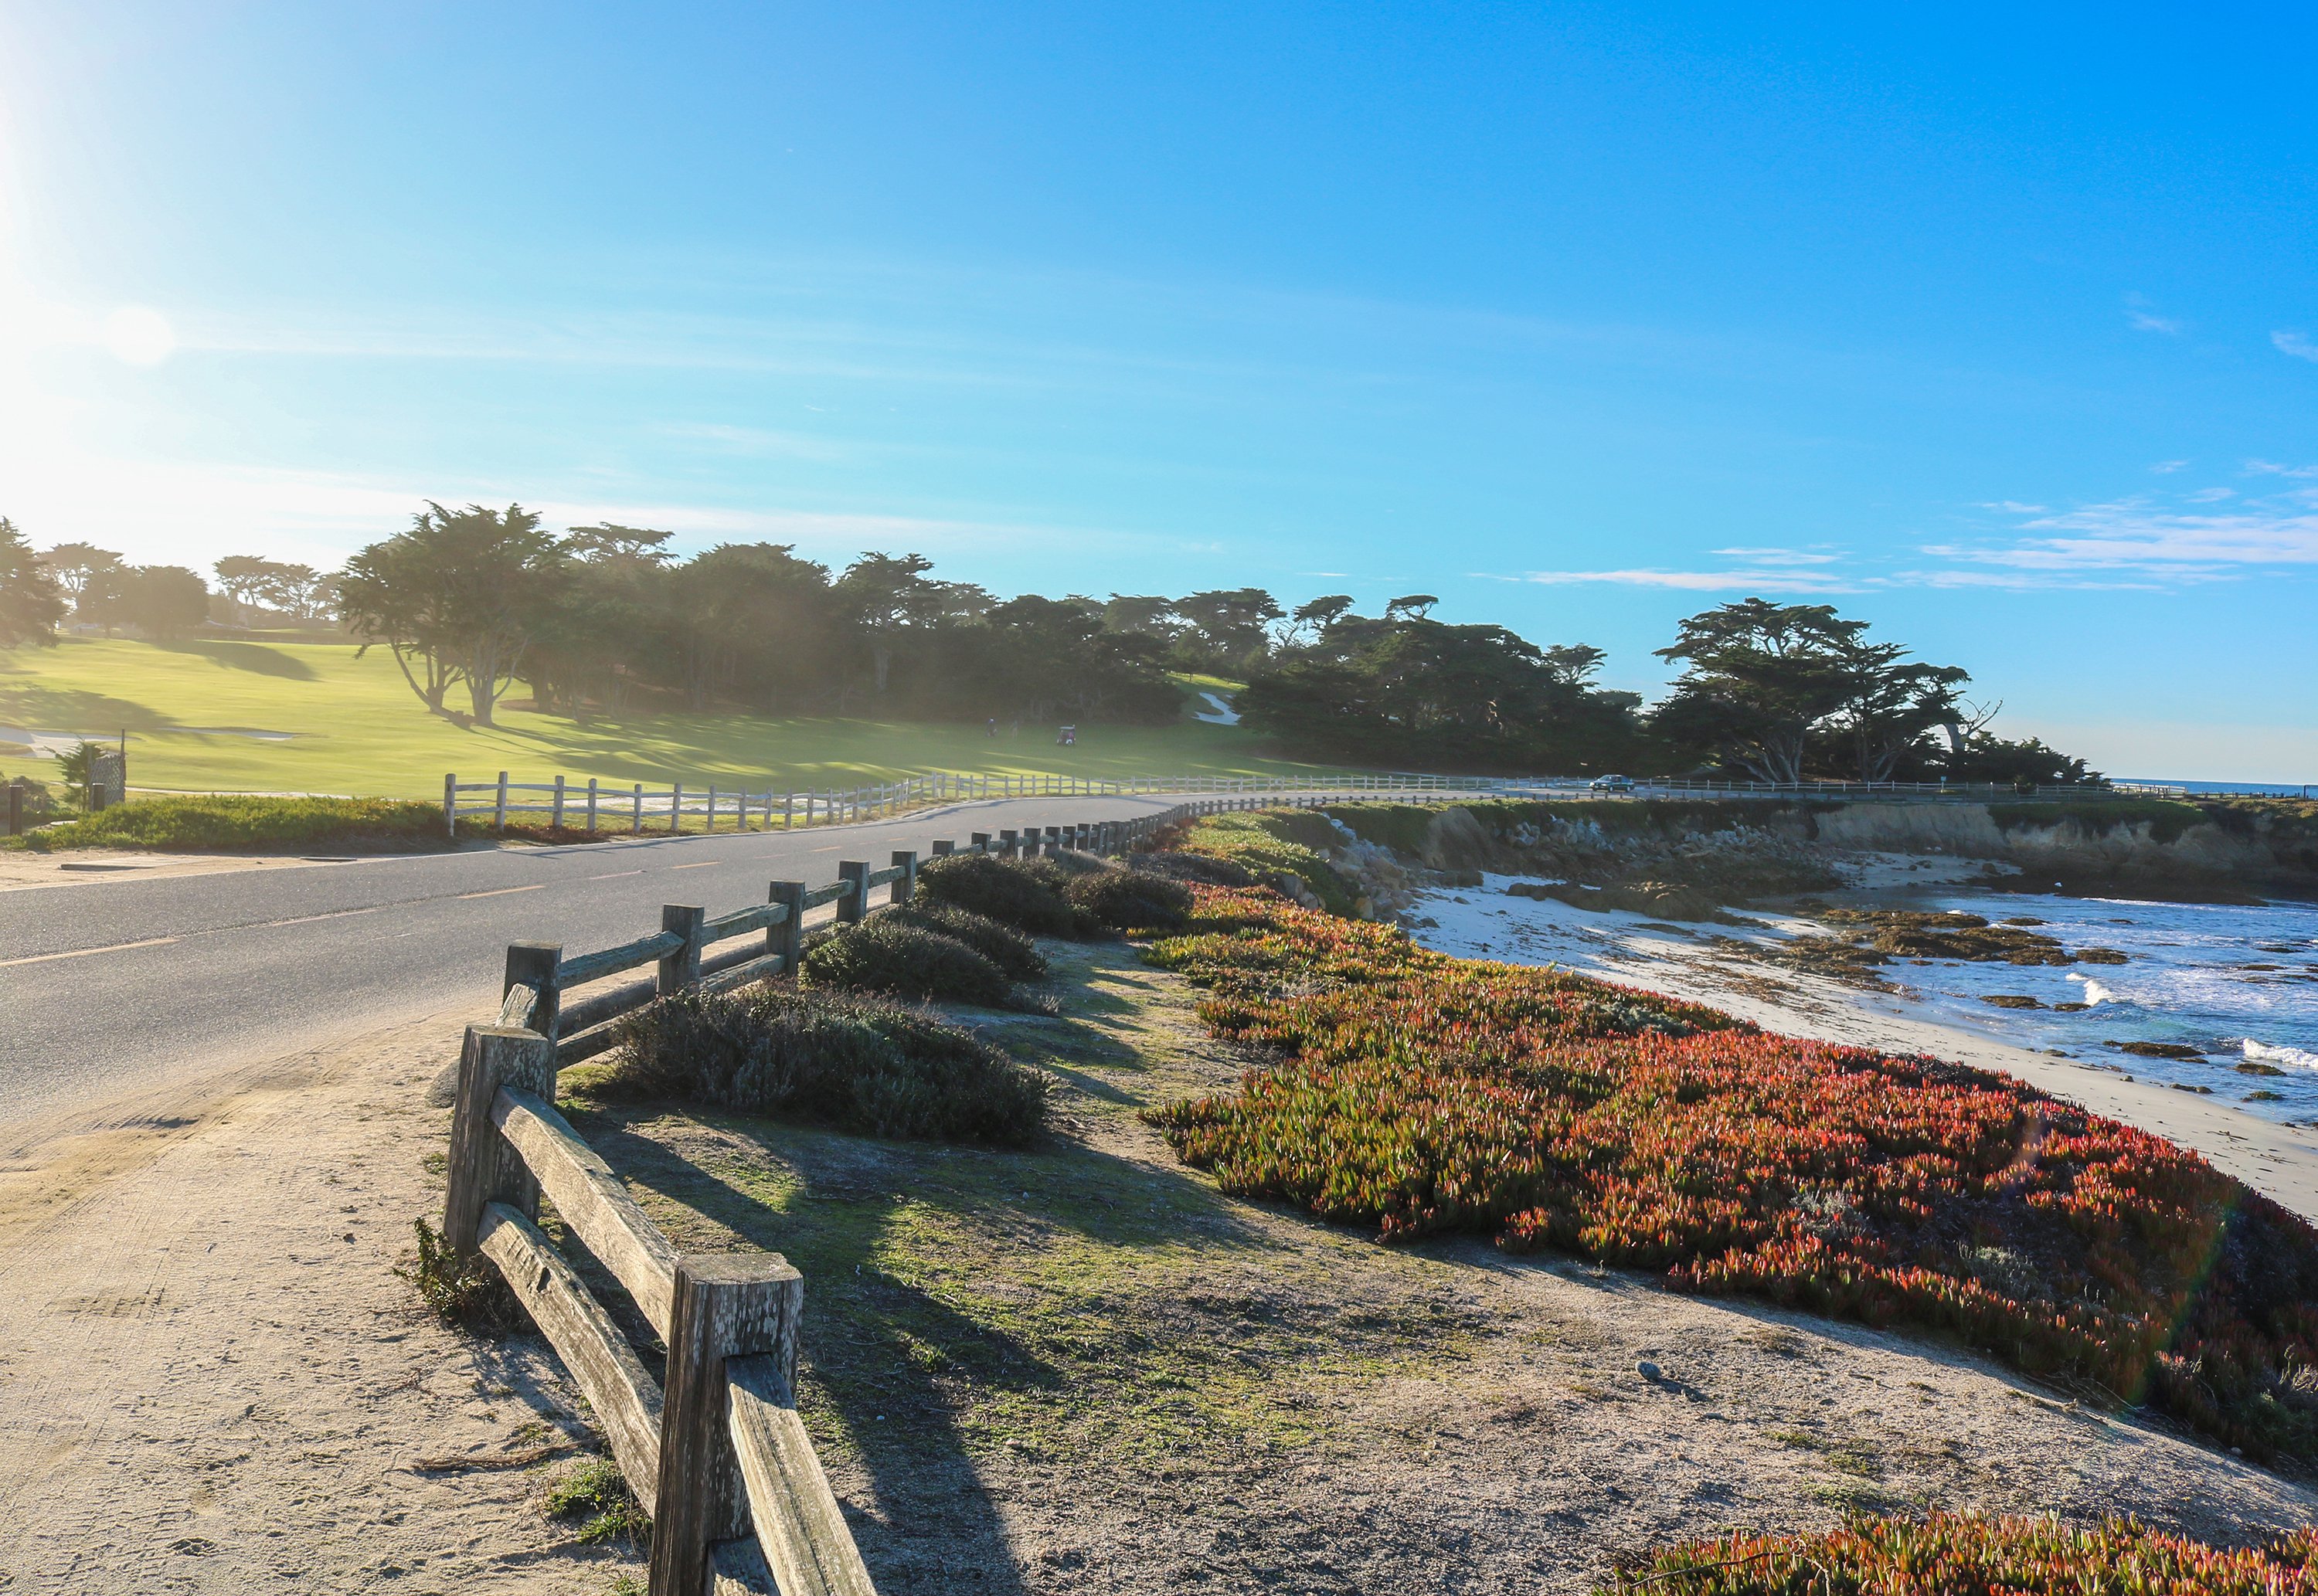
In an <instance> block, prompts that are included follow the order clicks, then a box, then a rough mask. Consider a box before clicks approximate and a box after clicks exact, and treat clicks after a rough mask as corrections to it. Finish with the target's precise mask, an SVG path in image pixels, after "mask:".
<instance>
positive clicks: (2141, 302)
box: [2125, 293, 2183, 337]
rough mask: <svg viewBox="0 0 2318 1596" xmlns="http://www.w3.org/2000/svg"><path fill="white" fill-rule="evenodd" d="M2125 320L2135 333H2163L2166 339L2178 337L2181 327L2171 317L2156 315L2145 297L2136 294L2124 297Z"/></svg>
mask: <svg viewBox="0 0 2318 1596" xmlns="http://www.w3.org/2000/svg"><path fill="white" fill-rule="evenodd" d="M2125 324H2126V325H2127V326H2129V327H2132V328H2133V329H2134V331H2135V332H2143V333H2163V334H2164V335H2165V336H2168V337H2179V336H2180V335H2181V328H2182V326H2183V324H2182V323H2181V322H2179V321H2177V320H2175V319H2174V318H2172V317H2170V316H2160V315H2158V314H2157V312H2156V311H2155V310H2153V309H2151V308H2150V303H2149V300H2148V299H2147V297H2146V296H2144V295H2142V294H2137V293H2129V294H2127V295H2125Z"/></svg>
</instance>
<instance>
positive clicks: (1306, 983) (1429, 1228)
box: [1148, 887, 2318, 1464]
mask: <svg viewBox="0 0 2318 1596" xmlns="http://www.w3.org/2000/svg"><path fill="white" fill-rule="evenodd" d="M1197 891H1198V904H1197V907H1196V909H1195V910H1194V911H1193V917H1192V925H1191V929H1190V931H1189V932H1188V933H1187V934H1186V935H1183V936H1181V937H1172V938H1168V939H1166V940H1163V941H1161V942H1159V943H1156V944H1155V945H1154V946H1153V947H1152V949H1151V950H1150V953H1149V955H1148V956H1149V957H1150V958H1151V959H1152V961H1153V962H1154V963H1155V964H1160V965H1163V966H1164V967H1166V968H1170V969H1172V970H1176V971H1178V972H1180V973H1182V974H1183V975H1185V976H1186V977H1188V978H1189V979H1190V980H1191V981H1192V982H1195V983H1196V984H1198V985H1199V986H1200V987H1201V988H1203V989H1204V990H1205V991H1207V992H1208V997H1207V999H1206V1000H1205V1001H1204V1002H1203V1003H1202V1005H1201V1008H1200V1014H1201V1018H1203V1019H1204V1020H1205V1021H1206V1023H1207V1024H1208V1026H1209V1027H1212V1028H1213V1029H1214V1030H1215V1031H1216V1032H1217V1033H1218V1034H1219V1035H1221V1036H1226V1037H1229V1038H1232V1039H1235V1040H1237V1041H1240V1042H1243V1043H1246V1044H1250V1045H1254V1046H1256V1047H1259V1048H1262V1049H1264V1050H1268V1051H1270V1052H1271V1053H1273V1054H1276V1056H1277V1062H1276V1063H1273V1064H1272V1065H1271V1067H1269V1068H1266V1069H1260V1070H1256V1071H1251V1072H1250V1073H1249V1074H1248V1076H1247V1077H1246V1078H1245V1080H1244V1081H1243V1083H1242V1084H1241V1086H1240V1088H1239V1089H1237V1090H1236V1091H1232V1092H1228V1093H1224V1094H1219V1095H1217V1096H1213V1097H1208V1098H1199V1099H1195V1100H1192V1101H1189V1102H1185V1103H1181V1104H1179V1105H1176V1106H1175V1107H1171V1108H1167V1109H1164V1110H1161V1111H1157V1112H1156V1113H1155V1115H1154V1118H1155V1122H1156V1123H1157V1124H1158V1125H1160V1126H1161V1128H1162V1129H1163V1131H1164V1133H1165V1134H1166V1135H1167V1138H1168V1140H1169V1142H1170V1143H1172V1146H1173V1147H1174V1148H1175V1150H1176V1152H1178V1154H1179V1155H1181V1157H1182V1158H1183V1159H1184V1160H1185V1161H1188V1162H1190V1163H1191V1164H1194V1165H1197V1166H1200V1167H1205V1168H1208V1169H1211V1170H1214V1171H1215V1173H1216V1175H1217V1179H1219V1181H1220V1182H1221V1183H1222V1185H1223V1186H1224V1188H1226V1190H1229V1191H1233V1192H1236V1193H1240V1194H1244V1195H1248V1196H1256V1197H1273V1198H1279V1199H1283V1200H1286V1201H1289V1202H1293V1203H1296V1204H1298V1205H1301V1206H1305V1207H1306V1208H1307V1209H1309V1210H1310V1211H1311V1212H1313V1213H1315V1214H1317V1215H1322V1216H1325V1217H1326V1218H1328V1219H1331V1220H1335V1221H1340V1222H1343V1223H1347V1224H1369V1225H1374V1226H1375V1227H1377V1230H1378V1233H1379V1236H1380V1238H1381V1239H1383V1240H1386V1241H1403V1240H1408V1239H1412V1238H1415V1237H1418V1236H1423V1235H1426V1234H1430V1233H1442V1232H1460V1231H1461V1232H1481V1233H1491V1234H1494V1235H1495V1236H1496V1239H1497V1242H1498V1244H1499V1245H1501V1246H1503V1247H1505V1248H1507V1249H1508V1250H1512V1251H1528V1250H1532V1249H1538V1248H1555V1249H1559V1250H1562V1251H1569V1252H1573V1253H1577V1254H1578V1255H1581V1256H1583V1257H1586V1258H1591V1259H1596V1260H1602V1261H1604V1262H1606V1263H1612V1264H1617V1265H1621V1266H1624V1267H1630V1268H1638V1269H1651V1270H1656V1271H1660V1272H1662V1273H1663V1275H1664V1277H1665V1278H1666V1280H1667V1283H1668V1284H1669V1285H1671V1286H1673V1287H1676V1288H1678V1289H1684V1290H1690V1291H1700V1292H1731V1293H1747V1294H1752V1295H1756V1296H1764V1297H1767V1298H1769V1299H1771V1300H1773V1301H1774V1302H1779V1303H1783V1304H1789V1305H1798V1306H1802V1307H1806V1308H1809V1309H1811V1310H1813V1311H1817V1312H1820V1313H1826V1314H1835V1315H1839V1316H1842V1317H1846V1318H1852V1319H1856V1320H1861V1321H1864V1322H1865V1323H1870V1324H1875V1325H1896V1324H1907V1325H1912V1326H1918V1327H1921V1328H1926V1329H1929V1330H1934V1331H1943V1332H1946V1333H1949V1334H1952V1335H1954V1336H1956V1337H1958V1338H1960V1339H1962V1340H1964V1341H1966V1342H1968V1343H1970V1344H1971V1345H1972V1346H1975V1347H1978V1348H1980V1349H1983V1350H1985V1351H1987V1352H1989V1353H1990V1354H1992V1355H1994V1356H1996V1357H1997V1358H2000V1359H2002V1360H2004V1361H2006V1362H2008V1363H2009V1364H2011V1365H2013V1366H2014V1367H2018V1368H2020V1369H2022V1370H2024V1371H2026V1372H2029V1373H2032V1374H2035V1375H2037V1376H2044V1377H2046V1378H2050V1379H2053V1380H2057V1381H2061V1382H2063V1383H2066V1384H2070V1385H2073V1386H2074V1387H2076V1388H2078V1389H2080V1390H2082V1391H2084V1392H2085V1393H2086V1394H2089V1395H2092V1394H2102V1393H2105V1394H2109V1395H2112V1396H2114V1397H2115V1398H2116V1399H2118V1400H2121V1401H2124V1402H2127V1403H2145V1404H2147V1405H2149V1406H2151V1407H2153V1408H2155V1409H2157V1410H2160V1411H2161V1412H2165V1413H2167V1414H2169V1415H2170V1416H2172V1417H2173V1418H2174V1419H2176V1420H2178V1421H2181V1422H2183V1423H2186V1424H2188V1425H2189V1426H2191V1427H2193V1428H2195V1429H2197V1430H2199V1431H2201V1432H2203V1433H2204V1434H2206V1436H2208V1437H2210V1438H2212V1439H2215V1440H2216V1441H2219V1442H2221V1443H2223V1444H2225V1445H2230V1446H2235V1447H2240V1448H2243V1449H2244V1451H2245V1453H2246V1454H2247V1455H2248V1456H2249V1457H2254V1458H2256V1459H2261V1460H2268V1459H2274V1458H2278V1457H2287V1458H2291V1459H2295V1460H2296V1461H2299V1462H2302V1463H2305V1464H2307V1463H2313V1462H2318V1231H2314V1230H2313V1229H2312V1227H2311V1226H2310V1225H2308V1224H2305V1222H2304V1221H2302V1220H2301V1219H2299V1218H2297V1217H2296V1216H2295V1215H2291V1214H2289V1213H2287V1211H2286V1210H2284V1209H2283V1208H2281V1207H2279V1206H2278V1205H2277V1204H2275V1203H2273V1202H2271V1201H2270V1200H2269V1199H2268V1198H2266V1197H2261V1196H2260V1195H2259V1194H2258V1193H2255V1192H2252V1191H2250V1190H2248V1189H2247V1188H2245V1187H2244V1186H2242V1185H2241V1184H2240V1183H2239V1182H2237V1181H2236V1180H2234V1179H2231V1178H2230V1177H2228V1176H2226V1175H2224V1174H2222V1173H2221V1172H2219V1171H2218V1170H2215V1169H2214V1168H2212V1166H2210V1165H2208V1164H2207V1163H2206V1162H2205V1161H2204V1160H2202V1159H2200V1158H2198V1157H2197V1155H2195V1154H2194V1153H2191V1152H2188V1151H2186V1150H2184V1149H2182V1148H2179V1147H2177V1146H2175V1145H2174V1144H2173V1143H2170V1142H2167V1141H2165V1140H2164V1139H2163V1138H2161V1137H2158V1136H2153V1135H2151V1134H2146V1133H2144V1132H2142V1131H2138V1130H2135V1129H2134V1128H2133V1127H2131V1126H2129V1125H2121V1124H2119V1123H2117V1122H2116V1121H2114V1120H2109V1119H2104V1118H2102V1117H2100V1116H2097V1115H2093V1114H2090V1113H2088V1112H2086V1111H2085V1110H2083V1109H2081V1108H2079V1107H2075V1106H2073V1105H2071V1104H2069V1103H2065V1102H2062V1101H2059V1100H2056V1099H2054V1098H2048V1097H2045V1096H2044V1095H2043V1094H2041V1093H2039V1092H2037V1091H2035V1090H2033V1089H2030V1088H2029V1087H2027V1086H2026V1085H2024V1084H2022V1083H2021V1082H2019V1081H2017V1080H2012V1079H2010V1078H2008V1077H2006V1076H2002V1075H1999V1074H1994V1073H1990V1072H1988V1071H1979V1070H1973V1069H1969V1068H1966V1067H1963V1066H1962V1065H1955V1064H1948V1063H1940V1062H1938V1061H1936V1060H1934V1059H1929V1058H1920V1057H1894V1056H1887V1055H1884V1054H1878V1053H1874V1052H1871V1051H1867V1050H1864V1049H1861V1048H1856V1047H1847V1046H1840V1045H1834V1044H1828V1043H1819V1042H1809V1041H1798V1040H1794V1039H1792V1038H1788V1037H1783V1036H1770V1035H1766V1034H1764V1033H1762V1032H1760V1031H1757V1030H1756V1029H1755V1028H1753V1027H1750V1026H1748V1025H1747V1024H1745V1023H1744V1022H1741V1021H1739V1020H1736V1019H1733V1018H1730V1017H1729V1016H1726V1015H1723V1014H1721V1013H1719V1012H1717V1011H1715V1010H1712V1009H1704V1008H1701V1007H1697V1006H1694V1005H1689V1004H1683V1003H1676V1002H1673V1001H1669V1000H1666V999H1663V998H1659V997H1656V996H1654V995H1652V994H1649V993H1647V992H1641V991H1632V990H1630V989H1627V988H1622V987H1618V986H1614V985H1611V984H1608V983H1606V982H1597V981H1593V980H1589V979H1586V978H1584V977H1580V976H1576V975H1572V974H1568V973H1559V972H1555V971H1550V970H1539V969H1534V968H1530V967H1526V966H1518V965H1507V964H1492V963H1488V962H1486V961H1480V960H1469V959H1458V958H1452V957H1450V956H1449V955H1442V954H1436V953H1432V952H1429V951H1427V950H1425V949H1423V948H1420V947H1417V946H1415V945H1414V944H1413V943H1411V942H1410V941H1409V940H1408V938H1407V937H1406V936H1405V935H1403V934H1402V933H1401V932H1399V931H1398V930H1397V929H1395V928H1391V927H1388V926H1383V925H1378V924H1372V923H1367V922H1362V921H1357V920H1347V919H1339V918H1336V917H1334V916H1331V915H1327V914H1324V913H1319V912H1316V911H1310V910H1302V909H1298V908H1297V907H1296V906H1295V905H1293V904H1291V903H1289V901H1286V900H1285V899H1284V898H1282V897H1280V895H1279V894H1278V893H1276V892H1271V891H1270V890H1268V889H1264V888H1241V889H1229V888H1217V887H1200V888H1199V889H1197Z"/></svg>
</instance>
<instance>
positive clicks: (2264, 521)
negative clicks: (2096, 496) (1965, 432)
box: [1923, 492, 2318, 583]
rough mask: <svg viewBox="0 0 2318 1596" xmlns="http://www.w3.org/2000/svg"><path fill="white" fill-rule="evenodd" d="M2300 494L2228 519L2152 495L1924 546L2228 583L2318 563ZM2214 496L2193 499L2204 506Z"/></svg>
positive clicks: (1981, 556)
mask: <svg viewBox="0 0 2318 1596" xmlns="http://www.w3.org/2000/svg"><path fill="white" fill-rule="evenodd" d="M2311 497H2312V496H2310V495H2308V494H2305V493H2301V492H2296V493H2289V494H2287V495H2283V496H2280V497H2279V498H2274V499H2267V500H2249V501H2247V502H2246V503H2245V504H2244V505H2242V507H2239V508H2237V509H2235V510H2233V511H2232V512H2231V513H2229V514H2226V515H2217V514H2199V513H2197V512H2194V511H2191V510H2189V509H2187V508H2183V507H2180V503H2179V501H2177V502H2176V503H2175V504H2174V505H2165V504H2160V503H2156V502H2153V501H2152V500H2150V499H2146V498H2130V499H2120V500H2117V501H2115V502H2113V503H2108V504H2096V505H2087V506H2084V507H2081V508H2079V509H2074V510H2069V511H2065V512H2062V513H2060V514H2057V515H2046V516H2035V517H2032V518H2031V519H2029V520H2027V521H2026V522H2024V523H2022V524H2021V525H2020V526H2019V528H2018V529H2017V532H2018V533H2022V534H2026V535H2017V536H2014V537H2012V538H2010V539H2008V541H2005V542H1986V543H1981V544H1959V543H1947V544H1932V545H1928V546H1927V547H1926V548H1925V549H1924V550H1923V552H1924V553H1926V554H1928V555H1931V556H1932V557H1934V558H1935V559H1938V560H1948V561H1953V562H1954V564H1955V565H1956V566H1957V567H1960V568H1964V569H1971V568H1980V569H1990V568H1993V569H2000V570H2005V571H2012V572H2034V573H2038V574H2042V575H2044V576H2049V577H2083V578H2090V577H2092V576H2094V575H2096V574H2101V575H2103V576H2105V577H2106V578H2107V579H2119V578H2128V577H2129V578H2138V579H2143V580H2151V581H2161V582H2165V583H2181V582H2211V581H2224V580H2228V579H2230V578H2239V577H2243V576H2247V575H2250V574H2251V573H2252V572H2253V571H2255V570H2259V569H2266V568H2267V569H2275V568H2281V567H2283V568H2289V569H2290V568H2294V567H2299V566H2307V565H2318V509H2314V507H2313V506H2312V504H2311ZM2204 498H2206V496H2204V495H2196V494H2193V495H2189V496H2188V502H2191V503H2195V502H2199V501H2201V500H2203V499H2204Z"/></svg>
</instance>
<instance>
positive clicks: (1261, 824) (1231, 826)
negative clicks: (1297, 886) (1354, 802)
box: [1176, 809, 1360, 914]
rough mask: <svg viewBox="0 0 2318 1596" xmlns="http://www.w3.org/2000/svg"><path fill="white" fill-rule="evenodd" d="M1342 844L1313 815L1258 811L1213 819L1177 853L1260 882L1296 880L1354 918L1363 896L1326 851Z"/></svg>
mask: <svg viewBox="0 0 2318 1596" xmlns="http://www.w3.org/2000/svg"><path fill="white" fill-rule="evenodd" d="M1334 840H1336V830H1335V828H1334V827H1333V826H1332V825H1330V824H1329V823H1328V820H1327V818H1326V817H1325V815H1321V814H1318V813H1316V812H1313V811H1308V810H1294V809H1272V810H1252V811H1245V812H1240V813H1233V814H1219V815H1214V816H1210V817H1209V818H1208V819H1206V820H1201V821H1200V822H1199V824H1198V825H1196V826H1194V827H1192V828H1191V829H1190V830H1189V831H1187V832H1186V833H1185V834H1184V836H1183V838H1182V840H1181V842H1179V843H1178V844H1177V845H1176V846H1177V847H1178V848H1179V849H1180V850H1181V851H1182V852H1184V853H1187V854H1197V855H1205V856H1207V857H1208V858H1211V859H1221V860H1224V861H1226V862H1227V863H1229V864H1233V865H1238V866H1239V867H1240V868H1241V869H1243V870H1244V871H1247V872H1248V873H1249V874H1252V875H1253V876H1255V877H1256V878H1258V879H1259V880H1262V881H1266V882H1271V883H1283V882H1284V879H1285V878H1287V877H1289V876H1293V877H1294V878H1295V879H1296V880H1297V881H1298V882H1299V883H1302V885H1303V888H1304V890H1305V891H1306V892H1308V893H1310V894H1311V896H1312V898H1313V899H1314V900H1315V901H1317V902H1318V904H1319V906H1320V907H1321V908H1323V909H1325V910H1327V911H1328V912H1329V913H1331V914H1350V913H1352V906H1353V904H1354V903H1356V902H1357V901H1359V897H1360V893H1359V891H1358V889H1357V888H1355V887H1354V886H1353V885H1352V883H1351V882H1349V881H1346V880H1345V879H1344V878H1343V876H1342V875H1339V874H1337V873H1336V871H1335V868H1334V866H1333V865H1330V864H1329V863H1328V861H1327V859H1326V858H1325V856H1323V855H1322V854H1321V852H1320V849H1321V848H1323V847H1327V846H1329V845H1330V844H1331V843H1332V842H1333V841H1334Z"/></svg>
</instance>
